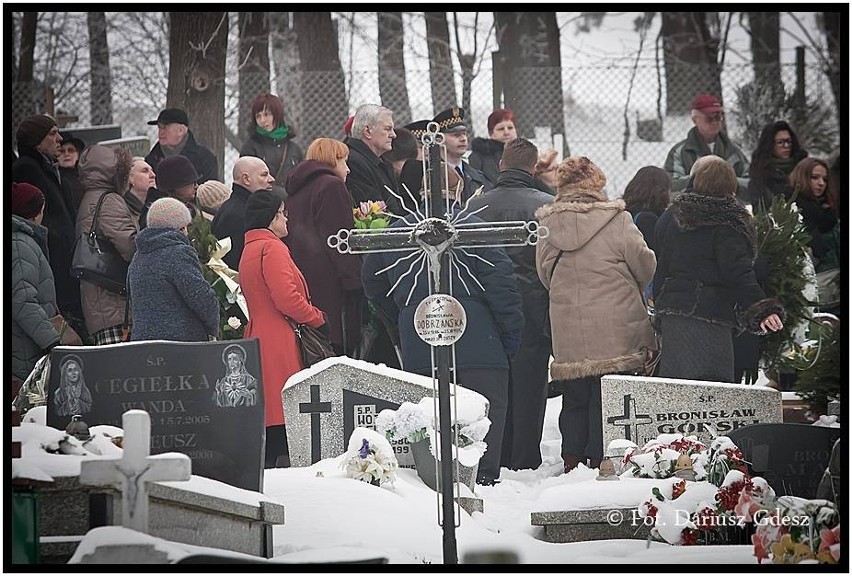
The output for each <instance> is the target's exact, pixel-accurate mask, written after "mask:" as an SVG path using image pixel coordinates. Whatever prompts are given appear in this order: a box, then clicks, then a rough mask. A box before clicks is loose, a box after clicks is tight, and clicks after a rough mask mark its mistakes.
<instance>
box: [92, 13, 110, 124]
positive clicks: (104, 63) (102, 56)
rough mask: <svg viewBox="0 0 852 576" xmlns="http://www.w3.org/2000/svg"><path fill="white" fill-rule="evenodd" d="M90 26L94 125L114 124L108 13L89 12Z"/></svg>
mask: <svg viewBox="0 0 852 576" xmlns="http://www.w3.org/2000/svg"><path fill="white" fill-rule="evenodd" d="M86 21H87V24H88V27H89V78H90V81H89V82H90V86H91V89H90V96H91V98H90V100H89V110H90V111H91V115H92V119H91V123H92V125H93V126H98V125H101V124H112V80H111V77H110V68H109V46H108V45H107V25H106V14H105V13H104V12H87V14H86Z"/></svg>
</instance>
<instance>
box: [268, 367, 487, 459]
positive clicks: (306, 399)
mask: <svg viewBox="0 0 852 576" xmlns="http://www.w3.org/2000/svg"><path fill="white" fill-rule="evenodd" d="M458 390H459V398H460V399H461V398H463V397H464V396H465V395H467V394H476V395H477V397H479V398H481V399H482V401H483V402H485V399H484V398H482V397H481V396H480V395H479V394H478V393H476V392H474V391H473V390H467V389H464V388H461V387H459V388H458ZM431 396H432V379H431V378H427V377H425V376H420V375H417V374H412V373H410V372H404V371H402V370H395V369H393V368H388V367H386V366H376V365H375V364H371V363H369V362H363V361H361V360H353V359H351V358H347V357H345V356H337V357H334V358H328V359H326V360H323V361H322V362H318V363H317V364H315V365H314V366H312V367H311V368H309V369H307V370H303V371H302V372H299V373H297V374H294V375H293V376H291V377H290V379H289V380H288V381H287V383H286V384H285V385H284V390H283V392H282V401H283V402H284V416H285V418H286V421H287V445H288V447H289V450H290V463H291V465H292V466H310V465H311V464H313V463H315V462H318V461H320V460H322V459H325V458H334V457H337V456H340V455H341V454H343V453H344V452H345V451H346V443H347V442H348V441H349V437H350V436H351V435H352V431H353V430H354V429H355V428H357V427H358V426H363V427H364V428H371V429H373V430H375V427H376V416H378V415H379V414H380V413H381V411H382V410H385V409H391V410H396V409H397V408H399V406H400V405H401V404H402V403H403V402H412V403H414V404H416V403H417V402H419V401H420V400H421V399H422V398H426V397H431ZM460 401H461V400H460ZM391 445H392V446H393V449H394V452H395V453H396V457H397V460H398V461H399V465H400V467H403V468H413V467H414V457H413V456H412V454H411V448H410V447H409V445H408V440H406V439H404V438H403V439H397V440H395V441H393V442H391Z"/></svg>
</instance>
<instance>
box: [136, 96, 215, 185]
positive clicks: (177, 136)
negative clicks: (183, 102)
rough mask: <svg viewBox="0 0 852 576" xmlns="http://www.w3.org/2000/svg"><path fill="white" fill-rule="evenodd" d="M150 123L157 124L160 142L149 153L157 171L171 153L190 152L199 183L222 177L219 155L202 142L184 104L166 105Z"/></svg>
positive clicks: (147, 160)
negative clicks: (194, 131)
mask: <svg viewBox="0 0 852 576" xmlns="http://www.w3.org/2000/svg"><path fill="white" fill-rule="evenodd" d="M148 125H149V126H156V127H157V143H156V144H154V147H153V148H151V151H150V152H149V153H148V155H147V156H145V162H147V163H148V164H149V165H150V166H151V168H153V169H154V172H157V170H158V168H159V165H160V161H161V160H163V159H164V158H168V157H169V156H177V155H178V154H180V155H181V156H186V157H187V158H189V161H190V162H192V165H193V166H195V171H196V172H198V176H199V178H198V183H199V184H201V183H202V182H207V181H208V180H215V179H216V178H218V177H219V163H218V162H217V161H216V156H215V155H214V154H213V152H211V151H210V150H208V149H207V148H205V147H204V146H202V145H201V144H200V143H199V142H198V141H197V140H196V139H195V135H193V133H192V131H191V130H190V129H189V116H187V115H186V112H185V111H184V110H182V109H180V108H166V109H165V110H163V111H162V112H160V114H159V115H158V116H157V119H156V120H151V121H150V122H148Z"/></svg>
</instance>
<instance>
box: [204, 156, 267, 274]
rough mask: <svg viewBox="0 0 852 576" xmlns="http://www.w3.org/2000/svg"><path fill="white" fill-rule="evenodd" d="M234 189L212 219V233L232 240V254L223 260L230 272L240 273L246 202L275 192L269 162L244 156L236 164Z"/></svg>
mask: <svg viewBox="0 0 852 576" xmlns="http://www.w3.org/2000/svg"><path fill="white" fill-rule="evenodd" d="M233 176H234V186H233V189H232V192H231V197H230V198H228V199H227V200H226V201H225V203H224V204H222V206H221V207H220V208H219V211H218V212H217V213H216V217H215V218H213V224H212V226H211V231H212V232H213V235H214V236H216V238H218V239H219V240H222V239H223V238H228V237H230V238H231V251H230V252H228V253H227V254H226V255H225V257H224V258H223V260H224V261H225V264H227V265H228V266H229V267H230V268H231V269H233V270H238V269H239V265H240V256H242V254H243V243H244V239H243V237H244V236H245V232H246V228H245V214H246V202H248V198H249V195H250V194H252V193H254V192H256V191H258V190H272V183H273V182H275V178H274V177H273V176H272V174H270V173H269V167H268V166H267V165H266V162H264V161H263V160H261V159H260V158H255V157H254V156H243V157H241V158H240V159H239V160H237V161H236V162H235V163H234V172H233Z"/></svg>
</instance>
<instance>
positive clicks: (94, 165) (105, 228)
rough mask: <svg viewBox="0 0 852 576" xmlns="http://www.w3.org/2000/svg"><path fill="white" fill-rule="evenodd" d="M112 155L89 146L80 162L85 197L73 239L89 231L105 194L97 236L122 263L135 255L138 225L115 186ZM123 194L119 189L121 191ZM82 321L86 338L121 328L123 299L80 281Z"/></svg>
mask: <svg viewBox="0 0 852 576" xmlns="http://www.w3.org/2000/svg"><path fill="white" fill-rule="evenodd" d="M115 175H116V161H115V152H114V151H113V149H112V148H107V147H106V146H98V145H95V146H92V147H91V148H90V149H89V150H88V152H87V154H86V155H85V156H84V157H83V158H82V159H81V160H80V179H81V180H82V182H83V184H84V186H85V187H86V194H85V196H83V201H82V202H81V203H80V212H79V213H78V214H77V236H80V234H82V232H83V231H86V232H88V231H89V230H91V228H92V220H93V218H94V213H95V206H96V205H97V203H98V200H99V199H100V197H101V196H102V195H104V194H106V195H107V196H106V198H105V199H104V202H103V205H102V206H101V211H100V214H99V216H98V228H99V229H100V233H101V236H103V237H104V238H106V240H107V241H109V243H110V244H112V245H113V246H114V247H115V248H116V250H118V253H119V254H120V255H121V257H122V258H124V260H126V261H127V262H130V260H132V259H133V253H134V252H136V234H137V232H139V222H138V220H137V219H136V218H134V217H133V215H132V214H131V212H130V209H129V208H128V207H127V203H126V202H125V201H124V197H123V196H122V194H121V193H119V192H118V191H117V186H116V183H115ZM121 191H122V192H123V191H124V190H123V188H122V190H121ZM80 293H81V299H82V303H83V317H84V318H85V320H86V329H87V330H88V331H89V333H90V334H94V333H95V332H99V331H101V330H104V329H105V328H111V327H113V326H120V325H122V324H124V318H125V309H126V305H127V299H126V298H125V297H124V296H122V295H120V294H117V293H115V292H110V291H109V290H107V289H106V288H101V287H100V286H95V285H94V284H91V283H89V282H86V281H80Z"/></svg>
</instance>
